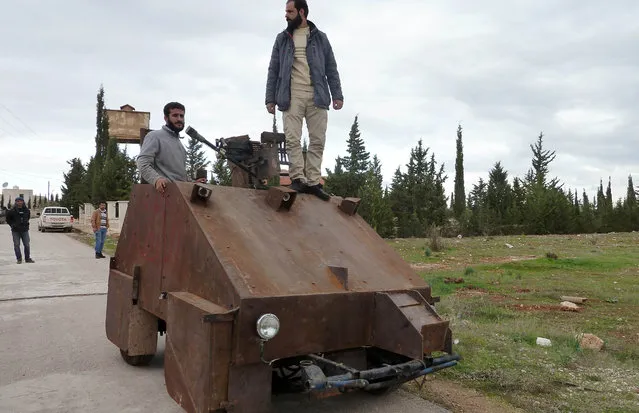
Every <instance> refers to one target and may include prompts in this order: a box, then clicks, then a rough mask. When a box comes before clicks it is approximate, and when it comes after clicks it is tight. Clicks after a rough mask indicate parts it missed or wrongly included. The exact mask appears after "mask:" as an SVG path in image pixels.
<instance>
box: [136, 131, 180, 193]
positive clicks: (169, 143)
mask: <svg viewBox="0 0 639 413" xmlns="http://www.w3.org/2000/svg"><path fill="white" fill-rule="evenodd" d="M137 164H138V170H139V171H140V176H141V178H142V180H143V181H146V182H148V183H150V184H153V185H155V181H157V180H158V178H167V179H169V180H171V181H182V182H187V181H189V178H188V176H187V175H186V149H185V148H184V145H182V142H180V135H179V134H178V133H176V132H174V131H172V130H171V129H169V128H168V127H167V126H166V125H164V126H162V129H158V130H154V131H152V132H149V133H148V134H147V135H146V136H145V137H144V142H143V143H142V148H141V149H140V154H139V155H138V159H137Z"/></svg>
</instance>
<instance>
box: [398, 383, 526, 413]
mask: <svg viewBox="0 0 639 413" xmlns="http://www.w3.org/2000/svg"><path fill="white" fill-rule="evenodd" d="M420 384H421V380H418V381H417V382H413V383H410V384H408V385H407V389H408V390H409V391H412V392H414V393H417V394H418V395H420V396H421V397H423V398H425V399H427V400H430V401H432V402H434V403H437V404H439V405H441V406H443V407H445V408H447V409H449V410H450V411H452V412H453V413H470V412H473V413H474V412H491V413H520V412H523V410H520V409H517V408H515V407H512V406H510V405H509V404H507V403H506V402H502V401H500V400H497V399H494V398H489V397H487V396H485V395H483V394H481V393H480V392H478V391H477V390H473V389H468V388H466V387H463V386H461V385H459V384H456V383H453V382H450V381H448V380H443V379H441V378H439V377H437V378H435V377H427V378H426V380H425V381H424V385H423V387H422V388H421V389H420Z"/></svg>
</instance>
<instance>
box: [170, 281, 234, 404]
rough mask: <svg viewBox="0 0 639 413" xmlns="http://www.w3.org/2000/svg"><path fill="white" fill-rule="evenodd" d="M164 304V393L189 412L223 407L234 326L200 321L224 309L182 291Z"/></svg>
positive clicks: (229, 323) (226, 398)
mask: <svg viewBox="0 0 639 413" xmlns="http://www.w3.org/2000/svg"><path fill="white" fill-rule="evenodd" d="M167 301H168V305H167V313H168V318H167V327H168V330H167V338H166V350H165V353H164V364H165V366H164V376H165V380H166V388H167V392H168V393H169V395H170V396H171V397H172V398H173V400H175V401H176V402H177V403H178V404H179V405H180V406H182V408H183V409H185V410H186V411H188V412H209V411H215V410H216V409H221V408H223V407H224V406H225V405H226V403H227V400H228V390H227V389H228V380H229V373H228V365H229V363H230V359H231V343H232V329H233V325H232V323H231V322H228V321H227V322H220V323H207V322H203V319H204V317H205V316H207V315H211V314H221V313H224V312H225V309H224V308H222V307H220V306H218V305H215V304H213V303H211V302H209V301H207V300H204V299H202V298H201V297H197V296H196V295H193V294H190V293H185V292H176V293H169V294H168V297H167ZM212 355H215V356H214V357H211V356H212Z"/></svg>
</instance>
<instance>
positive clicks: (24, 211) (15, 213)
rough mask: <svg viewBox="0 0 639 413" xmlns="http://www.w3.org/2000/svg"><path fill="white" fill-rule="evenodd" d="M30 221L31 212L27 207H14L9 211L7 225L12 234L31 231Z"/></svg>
mask: <svg viewBox="0 0 639 413" xmlns="http://www.w3.org/2000/svg"><path fill="white" fill-rule="evenodd" d="M29 219H31V211H30V210H29V208H27V207H26V206H23V207H22V208H18V207H17V206H14V207H13V208H11V209H10V210H8V211H7V224H9V226H10V227H11V231H12V232H25V231H29Z"/></svg>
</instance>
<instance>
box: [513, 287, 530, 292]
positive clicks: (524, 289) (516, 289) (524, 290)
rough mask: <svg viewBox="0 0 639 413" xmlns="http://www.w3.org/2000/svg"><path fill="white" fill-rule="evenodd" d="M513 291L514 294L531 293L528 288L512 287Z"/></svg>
mask: <svg viewBox="0 0 639 413" xmlns="http://www.w3.org/2000/svg"><path fill="white" fill-rule="evenodd" d="M513 290H515V292H516V293H529V292H530V291H531V290H530V288H518V287H513Z"/></svg>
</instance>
